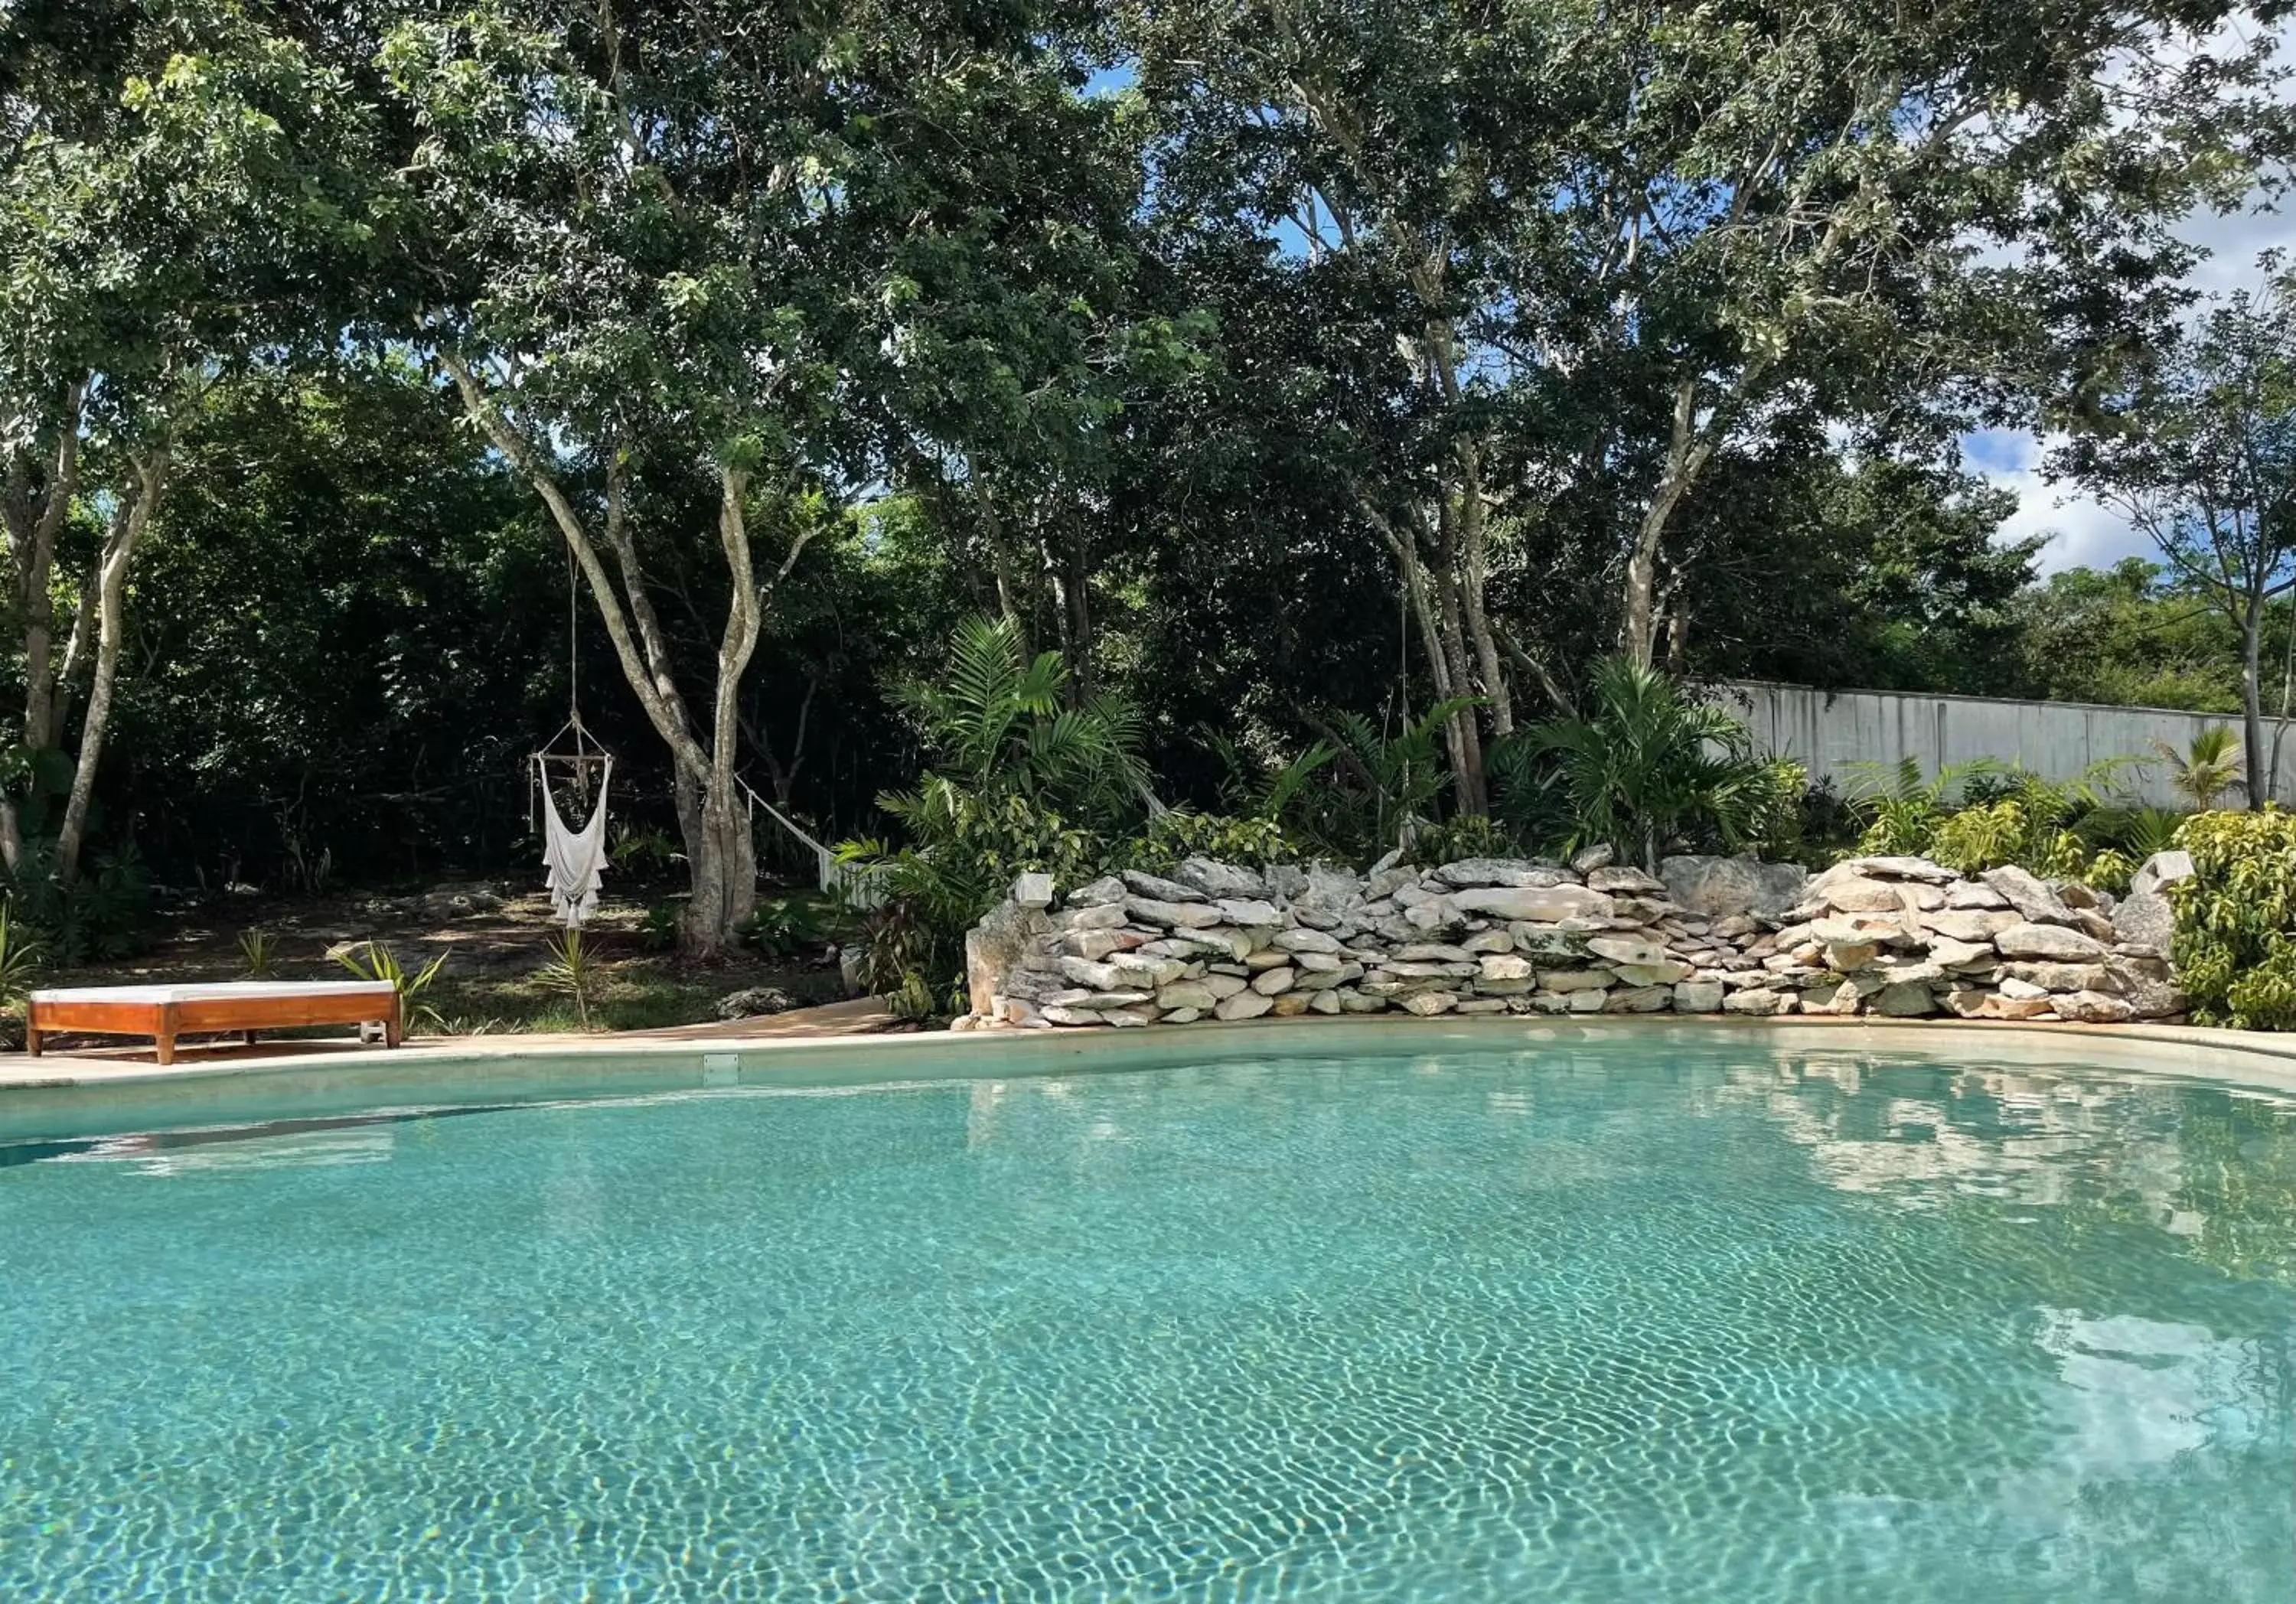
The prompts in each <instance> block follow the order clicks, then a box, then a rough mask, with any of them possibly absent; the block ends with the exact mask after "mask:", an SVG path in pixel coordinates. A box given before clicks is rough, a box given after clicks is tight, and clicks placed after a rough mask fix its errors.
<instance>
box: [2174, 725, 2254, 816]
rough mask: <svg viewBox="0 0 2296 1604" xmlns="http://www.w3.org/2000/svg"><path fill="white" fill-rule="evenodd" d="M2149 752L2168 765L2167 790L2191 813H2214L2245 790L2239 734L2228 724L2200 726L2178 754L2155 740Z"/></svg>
mask: <svg viewBox="0 0 2296 1604" xmlns="http://www.w3.org/2000/svg"><path fill="white" fill-rule="evenodd" d="M2153 750H2154V751H2155V752H2157V753H2159V754H2160V756H2161V761H2162V762H2164V763H2166V764H2167V765H2169V788H2170V789H2171V790H2174V791H2175V792H2176V793H2177V795H2178V796H2180V797H2182V798H2185V800H2186V801H2187V802H2190V803H2191V804H2192V805H2193V811H2194V813H2213V812H2214V811H2216V809H2217V808H2218V806H2220V805H2221V804H2222V803H2223V800H2224V798H2226V796H2228V795H2230V794H2231V793H2233V792H2235V791H2244V790H2247V789H2248V775H2247V767H2246V765H2245V762H2244V760H2243V757H2242V756H2241V734H2240V732H2239V731H2238V730H2235V729H2234V728H2233V727H2232V726H2231V725H2230V724H2203V725H2202V726H2201V729H2200V731H2199V732H2197V733H2196V734H2194V737H2193V739H2192V740H2191V741H2190V742H2188V743H2187V744H2186V746H2185V749H2184V750H2183V751H2181V752H2180V751H2178V750H2177V749H2176V748H2175V747H2174V746H2171V745H2170V744H2169V742H2167V741H2154V742H2153Z"/></svg>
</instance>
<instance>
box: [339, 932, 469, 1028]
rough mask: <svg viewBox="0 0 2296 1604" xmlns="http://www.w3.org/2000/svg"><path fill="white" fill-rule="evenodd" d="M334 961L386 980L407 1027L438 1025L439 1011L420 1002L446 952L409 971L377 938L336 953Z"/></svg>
mask: <svg viewBox="0 0 2296 1604" xmlns="http://www.w3.org/2000/svg"><path fill="white" fill-rule="evenodd" d="M335 962H337V963H339V964H340V965H342V967H343V968H345V969H347V970H349V971H350V972H351V973H352V974H354V975H356V976H357V977H358V978H360V979H362V980H387V981H389V983H390V985H391V987H392V989H393V990H395V991H397V992H398V1006H399V1013H400V1017H401V1018H403V1019H405V1020H406V1027H407V1028H408V1029H409V1030H414V1029H416V1028H418V1027H424V1026H428V1027H431V1028H434V1029H435V1028H437V1027H438V1026H439V1023H440V1019H439V1011H438V1010H437V1009H436V1008H434V1007H432V1006H431V1005H430V1003H428V1002H422V994H424V993H425V992H427V991H429V990H430V987H431V986H432V984H433V983H434V982H436V981H437V980H438V978H439V976H440V975H441V974H442V973H444V972H445V970H446V968H447V954H446V953H439V955H438V956H437V957H436V958H433V959H432V960H431V961H430V962H428V963H426V964H424V965H423V966H422V968H421V969H419V970H414V972H413V973H411V974H410V973H408V972H407V970H406V966H405V965H404V964H402V963H400V962H399V961H398V953H394V952H392V951H391V950H390V949H389V947H387V946H385V945H382V943H381V942H380V941H367V942H363V943H361V944H360V945H357V946H355V947H350V948H348V949H346V950H345V951H343V952H340V953H336V954H335Z"/></svg>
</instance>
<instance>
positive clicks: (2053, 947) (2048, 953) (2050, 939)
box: [1993, 892, 2111, 963]
mask: <svg viewBox="0 0 2296 1604" xmlns="http://www.w3.org/2000/svg"><path fill="white" fill-rule="evenodd" d="M2003 895H2004V896H2006V895H2007V893H2006V892H2005V893H2003ZM1993 945H1995V946H1996V947H1997V948H1999V949H2000V952H2001V955H2002V956H2003V957H2004V958H2038V959H2045V960H2047V961H2049V962H2056V963H2078V962H2089V961H2094V960H2095V959H2100V958H2103V957H2104V956H2105V955H2106V953H2108V952H2109V951H2110V950H2111V949H2110V948H2108V947H2107V946H2106V945H2104V943H2103V942H2101V941H2099V940H2098V939H2097V938H2096V937H2094V936H2087V935H2083V934H2082V933H2081V932H2080V931H2079V930H2071V929H2066V928H2064V927H2063V926H2062V925H2053V924H2013V925H2011V926H2010V927H2009V928H2008V929H2005V930H1999V931H1996V932H1995V934H1994V937H1993Z"/></svg>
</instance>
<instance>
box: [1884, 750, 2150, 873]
mask: <svg viewBox="0 0 2296 1604" xmlns="http://www.w3.org/2000/svg"><path fill="white" fill-rule="evenodd" d="M2128 762H2129V760H2128V759H2126V758H2112V759H2109V760H2107V761H2106V762H2104V763H2101V764H2098V765H2095V766H2094V767H2092V768H2091V769H2090V770H2089V771H2088V772H2087V773H2085V774H2084V775H2083V776H2082V777H2081V778H2080V779H2078V780H2071V781H2064V782H2057V781H2050V780H2044V779H2043V778H2041V777H2040V776H2039V775H2038V774H2036V773H2032V772H2031V771H2030V770H2029V769H2023V768H2020V767H2018V766H2016V765H2013V764H2005V763H2001V762H1997V761H1994V760H1990V759H1988V760H1983V761H1980V762H1976V763H1966V764H1954V765H1948V766H1947V767H1945V768H1942V769H1939V771H1938V773H1936V774H1935V775H1934V776H1933V777H1932V778H1931V779H1928V780H1923V778H1922V773H1921V769H1920V767H1919V766H1918V765H1916V764H1915V763H1914V762H1913V761H1912V760H1911V759H1910V758H1909V759H1907V761H1906V762H1904V763H1902V764H1900V765H1897V766H1895V767H1889V766H1885V765H1868V767H1867V768H1866V773H1863V774H1862V775H1861V776H1860V777H1859V779H1858V781H1857V786H1856V789H1855V792H1854V795H1855V800H1854V802H1853V803H1852V806H1854V807H1855V808H1856V809H1857V813H1858V814H1859V816H1860V817H1861V818H1862V819H1863V820H1864V821H1865V826H1866V828H1865V830H1864V832H1863V833H1862V834H1861V835H1860V836H1859V838H1858V841H1857V850H1858V851H1859V852H1861V853H1874V854H1883V855H1906V856H1911V857H1925V858H1929V859H1931V861H1933V862H1935V863H1942V864H1944V865H1945V866H1946V867H1947V868H1948V869H1958V870H1960V871H1961V872H1963V873H1964V874H1979V873H1982V872H1984V871H1986V870H1988V869H1998V868H2001V867H2003V866H2004V865H2005V864H2012V863H2013V864H2015V865H2016V866H2017V867H2019V868H2021V869H2025V870H2028V871H2030V872H2032V873H2034V874H2037V875H2039V876H2040V877H2041V878H2042V879H2044V880H2080V881H2082V882H2084V883H2086V884H2087V885H2091V886H2095V887H2096V888H2099V889H2101V890H2107V891H2119V890H2121V889H2123V888H2126V887H2127V885H2128V876H2129V874H2130V873H2131V872H2133V871H2134V869H2135V867H2136V863H2137V862H2138V861H2140V860H2139V859H2138V858H2137V857H2136V855H2134V854H2133V853H2132V851H2131V850H2130V847H2131V846H2132V845H2135V844H2141V843H2142V841H2143V840H2144V839H2148V838H2157V836H2158V834H2159V831H2160V815H2159V814H2157V813H2156V812H2154V811H2153V810H2149V809H2131V808H2129V807H2127V806H2123V805H2122V798H2121V797H2120V789H2119V786H2120V774H2121V773H2122V772H2123V771H2124V770H2125V769H2126V768H2127V767H2128ZM2146 855H2150V854H2149V852H2148V853H2147V854H2146Z"/></svg>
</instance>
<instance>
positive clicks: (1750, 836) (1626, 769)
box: [1527, 657, 1795, 872]
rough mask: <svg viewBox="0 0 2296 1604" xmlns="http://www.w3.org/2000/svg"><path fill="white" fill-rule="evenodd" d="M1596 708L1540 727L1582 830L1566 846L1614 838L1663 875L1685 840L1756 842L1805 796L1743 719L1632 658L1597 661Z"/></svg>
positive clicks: (1533, 745)
mask: <svg viewBox="0 0 2296 1604" xmlns="http://www.w3.org/2000/svg"><path fill="white" fill-rule="evenodd" d="M1591 690H1592V696H1591V707H1592V710H1591V711H1590V712H1589V713H1587V714H1586V715H1585V716H1574V717H1565V718H1553V719H1548V720H1546V722H1545V723H1542V724H1537V725H1535V726H1533V727H1532V729H1531V730H1530V731H1529V736H1528V741H1527V744H1528V746H1529V749H1530V750H1531V751H1532V752H1534V753H1536V754H1537V755H1538V757H1541V758H1544V759H1546V761H1547V762H1548V763H1549V764H1550V765H1552V769H1553V773H1554V782H1555V783H1556V785H1557V786H1559V788H1560V790H1561V791H1562V796H1563V798H1566V799H1567V801H1568V804H1569V806H1570V817H1571V819H1572V826H1571V831H1570V836H1569V838H1568V839H1567V840H1566V841H1565V842H1564V843H1563V845H1564V847H1566V848H1575V847H1583V846H1587V845H1589V844H1591V843H1595V842H1604V843H1607V844H1608V845H1609V846H1611V847H1612V848H1613V849H1615V850H1616V851H1617V852H1618V853H1619V855H1620V856H1621V857H1622V858H1628V859H1631V860H1633V861H1635V862H1637V863H1641V864H1642V866H1643V867H1644V869H1647V870H1651V871H1652V872H1655V871H1656V870H1657V868H1658V860H1659V855H1660V854H1661V852H1663V851H1664V850H1665V848H1666V847H1667V846H1668V844H1669V842H1670V841H1671V840H1672V839H1674V838H1676V837H1677V836H1685V837H1689V838H1691V839H1707V840H1713V841H1716V842H1718V843H1719V844H1720V845H1721V846H1723V847H1727V848H1728V849H1729V850H1731V851H1734V852H1735V851H1739V850H1741V849H1743V848H1746V847H1752V846H1754V845H1755V844H1756V843H1757V842H1758V841H1759V840H1760V839H1762V838H1763V837H1764V835H1765V834H1767V832H1768V831H1770V830H1771V828H1772V827H1773V825H1774V822H1775V821H1776V820H1777V819H1778V818H1779V817H1781V816H1782V812H1783V810H1784V808H1785V807H1787V806H1791V805H1792V798H1793V797H1794V795H1795V793H1794V790H1793V777H1792V772H1791V771H1789V770H1787V769H1785V768H1782V767H1780V766H1779V765H1776V764H1774V763H1772V762H1770V761H1769V760H1768V759H1766V758H1764V757H1760V756H1759V754H1757V753H1756V751H1755V750H1754V741H1753V736H1752V734H1751V732H1749V731H1748V729H1747V728H1746V725H1745V724H1744V722H1743V720H1741V719H1739V718H1737V717H1735V716H1733V715H1732V714H1731V713H1730V712H1729V710H1728V709H1727V708H1721V707H1718V706H1716V705H1715V704H1714V703H1712V702H1709V701H1704V700H1700V699H1699V698H1698V697H1697V696H1696V695H1694V694H1693V693H1691V692H1688V691H1687V690H1685V688H1684V686H1683V685H1682V684H1681V683H1680V682H1678V681H1677V680H1675V679H1674V678H1672V677H1671V676H1670V675H1666V674H1664V673H1661V671H1660V670H1658V669H1655V668H1649V667H1642V666H1641V665H1638V664H1636V663H1635V662H1634V661H1632V660H1631V659H1627V658H1623V657H1614V658H1608V659H1604V660H1603V662H1601V663H1599V664H1597V665H1596V666H1595V673H1594V679H1593V683H1592V687H1591Z"/></svg>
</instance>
